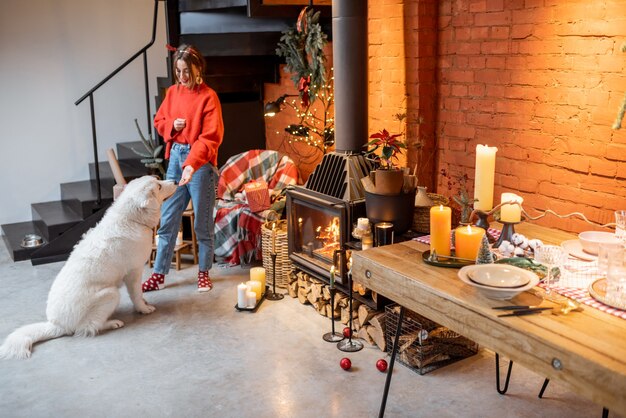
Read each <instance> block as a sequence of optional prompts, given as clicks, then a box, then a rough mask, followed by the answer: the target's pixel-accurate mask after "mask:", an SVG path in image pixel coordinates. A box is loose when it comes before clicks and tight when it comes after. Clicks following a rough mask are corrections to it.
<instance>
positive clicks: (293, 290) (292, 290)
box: [287, 280, 298, 298]
mask: <svg viewBox="0 0 626 418" xmlns="http://www.w3.org/2000/svg"><path fill="white" fill-rule="evenodd" d="M287 291H288V292H289V296H291V297H292V298H297V297H298V281H297V280H296V281H294V282H291V283H289V284H288V285H287Z"/></svg>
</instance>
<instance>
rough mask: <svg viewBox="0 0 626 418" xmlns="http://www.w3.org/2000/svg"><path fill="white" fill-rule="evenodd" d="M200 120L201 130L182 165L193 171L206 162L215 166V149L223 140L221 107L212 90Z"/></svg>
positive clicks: (209, 92)
mask: <svg viewBox="0 0 626 418" xmlns="http://www.w3.org/2000/svg"><path fill="white" fill-rule="evenodd" d="M201 118H202V128H201V130H200V133H199V135H198V137H197V139H196V140H195V141H194V142H193V145H192V147H191V151H190V152H189V156H188V157H187V159H186V160H185V163H184V164H183V165H185V166H186V165H191V166H192V167H193V169H194V170H198V169H199V168H200V167H202V166H203V165H204V164H206V163H207V162H210V163H212V164H213V165H217V149H218V148H219V146H220V144H221V143H222V139H223V138H224V121H223V120H222V106H221V104H220V101H219V99H218V97H217V93H215V91H214V90H213V89H209V91H208V97H207V100H206V101H205V102H204V107H203V109H202V116H201Z"/></svg>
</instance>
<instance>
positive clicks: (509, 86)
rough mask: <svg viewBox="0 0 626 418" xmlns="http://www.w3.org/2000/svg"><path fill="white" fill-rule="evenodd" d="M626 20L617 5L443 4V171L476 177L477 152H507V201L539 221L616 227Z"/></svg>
mask: <svg viewBox="0 0 626 418" xmlns="http://www.w3.org/2000/svg"><path fill="white" fill-rule="evenodd" d="M625 13H626V2H624V1H610V0H604V1H593V2H588V1H582V0H581V1H565V0H559V1H557V0H553V1H552V0H545V1H544V0H536V1H528V0H527V1H519V0H518V1H515V0H509V1H504V0H479V1H449V0H448V1H442V2H441V3H440V6H439V48H438V51H439V69H438V80H439V86H438V87H439V115H438V116H439V119H438V123H437V134H438V145H439V151H440V155H439V157H440V167H441V168H446V169H448V170H449V171H450V172H453V173H467V174H468V175H469V176H470V178H473V174H474V170H473V169H474V152H475V147H476V145H477V144H489V145H491V146H497V147H498V153H497V159H496V179H495V196H494V201H495V202H499V201H500V193H502V192H504V191H514V192H517V193H518V194H520V195H522V196H523V197H524V207H525V209H526V210H527V211H528V212H529V213H530V214H531V215H533V214H536V213H537V211H544V210H546V209H552V210H554V211H556V212H558V213H560V214H567V213H570V212H577V211H578V212H583V213H584V214H585V215H586V216H587V217H588V218H590V219H591V220H594V221H597V222H603V223H604V222H609V221H611V222H612V221H614V220H613V219H612V212H613V211H614V210H615V209H623V208H626V187H624V186H625V182H624V180H625V179H626V129H622V130H617V131H616V130H612V129H611V125H612V123H613V121H614V120H615V117H616V115H617V110H618V107H619V104H620V102H621V100H622V98H623V97H624V93H625V92H626V73H625V70H626V54H624V53H622V52H621V50H620V47H621V45H622V44H623V43H624V42H626V18H625V16H626V14H625ZM445 181H446V180H445V179H443V178H439V185H440V187H439V189H440V190H447V187H445V186H444V185H445V183H444V182H445ZM472 185H473V182H472V181H470V186H472ZM537 223H540V224H550V225H555V226H557V227H559V228H561V229H565V230H569V231H581V230H587V229H590V225H588V224H586V223H584V222H583V221H580V220H573V219H569V220H560V219H558V218H556V217H554V216H551V215H548V216H547V217H546V218H544V219H542V220H540V221H537Z"/></svg>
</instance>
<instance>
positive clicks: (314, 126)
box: [276, 68, 335, 159]
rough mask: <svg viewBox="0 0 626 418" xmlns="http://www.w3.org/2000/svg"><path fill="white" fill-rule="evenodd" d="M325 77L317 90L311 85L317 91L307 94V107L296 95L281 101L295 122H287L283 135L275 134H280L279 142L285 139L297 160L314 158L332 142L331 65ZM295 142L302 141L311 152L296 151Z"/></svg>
mask: <svg viewBox="0 0 626 418" xmlns="http://www.w3.org/2000/svg"><path fill="white" fill-rule="evenodd" d="M327 80H328V81H327V82H326V83H324V84H323V85H322V86H321V88H319V89H317V85H314V86H313V88H312V91H317V93H316V94H315V95H313V96H311V99H310V104H309V106H306V107H304V106H303V102H302V100H301V99H299V98H294V99H291V100H285V102H284V104H285V105H286V106H288V107H290V108H291V109H293V111H294V113H295V116H296V118H297V119H298V121H299V122H298V123H296V124H290V125H288V126H287V127H286V128H285V129H284V132H286V134H287V135H285V134H284V133H283V132H281V131H278V130H277V131H276V135H277V136H280V135H281V134H282V135H283V141H286V142H287V143H288V144H289V145H290V148H291V149H292V150H293V151H294V152H296V153H297V154H298V157H300V158H301V159H302V158H309V157H310V158H317V154H318V153H322V154H325V153H326V152H327V151H328V149H329V148H331V147H332V146H333V145H334V144H335V119H334V117H333V114H334V113H333V104H334V94H333V82H334V76H333V69H332V68H331V69H330V76H329V77H328V78H327ZM316 103H317V104H316ZM295 144H304V145H306V146H307V147H310V149H311V151H312V152H310V153H308V152H299V151H298V148H299V147H294V146H293V145H295Z"/></svg>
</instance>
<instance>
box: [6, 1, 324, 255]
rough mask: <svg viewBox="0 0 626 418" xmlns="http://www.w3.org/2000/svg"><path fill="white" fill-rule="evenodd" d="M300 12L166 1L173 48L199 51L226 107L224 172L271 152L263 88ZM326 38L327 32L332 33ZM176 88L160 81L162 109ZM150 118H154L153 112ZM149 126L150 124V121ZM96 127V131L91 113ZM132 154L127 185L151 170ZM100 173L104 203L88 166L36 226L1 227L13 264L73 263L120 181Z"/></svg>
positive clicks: (44, 206) (45, 208)
mask: <svg viewBox="0 0 626 418" xmlns="http://www.w3.org/2000/svg"><path fill="white" fill-rule="evenodd" d="M159 1H162V0H155V10H154V13H155V15H154V27H155V28H156V22H157V9H158V8H157V3H158V2H159ZM286 3H287V4H288V3H289V2H288V1H287V2H286ZM327 3H328V2H327ZM301 7H302V6H294V5H285V6H265V5H263V4H262V1H261V0H167V1H166V19H167V28H168V29H167V30H168V34H167V37H168V41H169V43H170V44H172V45H175V46H178V45H180V44H182V43H191V44H194V45H195V46H197V47H198V48H199V49H200V51H201V52H202V54H203V55H204V57H205V58H206V60H207V64H208V69H207V73H206V74H205V79H206V81H207V84H208V85H209V86H211V87H212V88H213V89H214V90H215V91H216V92H217V94H218V96H219V98H220V101H221V103H222V116H223V119H224V126H225V136H224V141H223V143H222V145H221V146H220V151H219V153H218V166H221V165H223V163H224V162H225V161H226V160H227V159H228V158H229V157H231V156H232V155H235V154H238V153H241V152H244V151H248V150H250V149H263V148H265V122H264V120H263V100H264V97H263V85H264V83H272V82H274V83H275V82H277V81H278V80H279V74H278V71H279V65H280V63H281V62H282V60H281V59H279V57H277V56H276V52H275V50H276V45H277V43H278V41H279V39H280V36H281V31H282V30H283V29H285V28H286V27H288V26H290V25H293V23H294V22H295V19H296V18H297V16H298V13H299V11H300V9H301ZM321 9H322V16H326V19H323V20H324V22H325V24H327V25H329V23H330V22H329V20H328V16H329V15H330V7H329V6H328V5H327V6H323V7H321ZM155 30H156V29H153V35H152V41H151V42H150V43H149V44H148V45H146V46H145V47H144V48H142V50H140V51H139V52H138V53H137V54H135V55H134V56H133V57H131V58H130V59H129V60H128V61H127V62H126V63H124V64H122V65H121V66H120V67H119V68H118V69H117V70H115V71H114V72H113V73H111V74H110V75H109V76H107V77H106V78H105V79H104V80H102V82H100V83H98V84H97V85H96V86H94V88H93V89H92V90H90V91H89V92H88V93H86V94H85V96H83V97H82V98H81V99H79V100H78V101H77V102H76V103H75V104H76V105H79V104H80V103H81V102H82V101H83V100H85V99H87V98H90V99H93V97H92V96H91V95H92V94H93V91H95V90H96V89H98V88H99V87H100V86H102V85H104V84H105V83H106V82H107V81H108V80H109V79H110V78H111V77H113V76H114V75H115V74H117V72H118V71H120V70H121V69H122V68H124V67H125V66H126V65H127V64H128V63H130V62H131V61H132V60H134V59H135V58H138V57H140V56H141V54H145V50H146V49H147V48H149V47H150V46H152V44H153V42H154V33H155V32H154V31H155ZM325 31H326V32H327V33H328V32H329V28H327V29H326V30H325ZM170 69H171V63H170V64H168V71H169V70H170ZM171 82H172V81H171V74H170V75H169V76H168V77H160V78H157V86H158V90H159V95H158V97H157V98H156V106H157V107H158V106H159V104H160V102H161V100H162V98H163V97H164V91H165V90H166V89H167V87H169V86H170V85H171ZM146 85H147V80H146ZM140 88H141V87H140V86H138V89H140ZM146 89H147V87H146ZM147 96H148V95H147V94H146V99H147ZM147 111H148V113H150V109H149V106H147ZM148 119H151V118H150V116H149V115H148ZM92 126H93V127H94V128H93V130H94V132H95V125H94V116H93V108H92ZM94 142H95V138H94ZM131 147H135V148H136V149H143V145H142V143H141V142H128V143H120V144H117V158H118V160H119V163H120V166H121V168H122V173H123V174H124V177H125V178H126V179H127V180H131V179H133V178H136V177H139V176H142V175H145V174H147V170H146V168H145V167H144V166H143V164H142V163H141V162H140V161H139V160H140V157H138V156H137V155H136V154H135V153H134V152H133V151H132V150H131ZM98 169H99V170H98V171H99V176H100V184H101V201H100V203H98V198H97V186H96V184H97V181H96V178H97V175H96V170H95V166H94V164H90V167H89V173H90V179H89V180H86V181H79V182H72V183H64V184H61V185H60V187H61V200H59V201H54V202H40V203H33V204H32V205H31V212H32V215H31V216H32V220H31V221H27V222H19V223H12V224H5V225H2V226H1V227H2V230H3V233H4V235H3V239H4V241H5V243H6V246H7V248H8V250H9V253H10V256H11V258H12V259H13V260H14V261H22V260H28V259H30V260H31V262H32V263H33V264H43V263H48V262H54V261H62V260H65V259H67V257H68V255H69V253H70V252H71V250H72V248H73V247H74V245H75V244H76V242H78V240H79V239H80V237H81V236H82V235H83V234H84V233H85V232H86V231H87V230H88V229H89V228H91V227H93V226H94V225H95V224H96V223H97V222H98V221H99V220H100V219H101V218H102V216H103V215H104V212H105V211H106V209H107V208H108V207H109V206H110V205H111V203H112V200H113V191H112V189H113V185H114V183H115V182H114V179H113V174H112V172H111V169H110V167H109V164H108V163H99V165H98ZM33 233H34V234H37V235H40V236H41V237H42V238H43V240H44V243H43V244H42V245H41V246H39V247H37V248H23V247H22V246H21V243H22V239H23V238H24V235H26V234H33Z"/></svg>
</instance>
